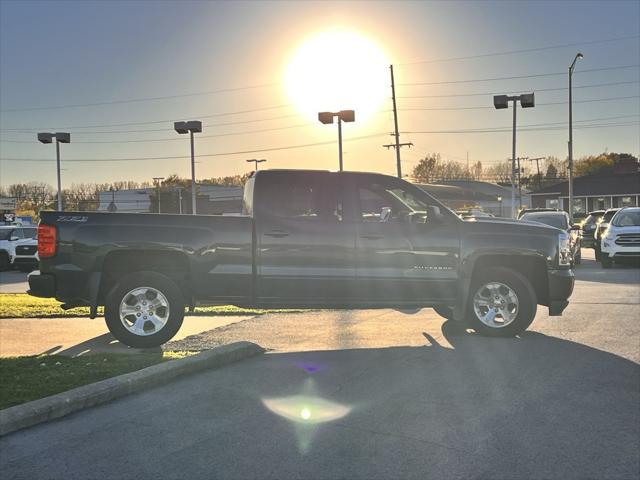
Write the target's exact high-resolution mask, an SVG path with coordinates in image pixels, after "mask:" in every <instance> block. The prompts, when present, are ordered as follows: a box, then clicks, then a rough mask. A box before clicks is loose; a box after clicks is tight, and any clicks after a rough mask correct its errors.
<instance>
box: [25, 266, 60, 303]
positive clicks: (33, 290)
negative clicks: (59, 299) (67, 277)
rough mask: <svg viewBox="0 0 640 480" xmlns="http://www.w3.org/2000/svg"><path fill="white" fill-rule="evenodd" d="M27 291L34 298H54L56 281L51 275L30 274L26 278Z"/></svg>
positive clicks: (36, 272) (37, 272)
mask: <svg viewBox="0 0 640 480" xmlns="http://www.w3.org/2000/svg"><path fill="white" fill-rule="evenodd" d="M27 278H28V280H29V290H28V291H27V293H28V294H29V295H32V296H34V297H43V298H51V297H55V296H56V279H55V277H54V276H53V275H49V274H46V273H40V272H39V271H35V272H31V273H30V274H29V276H28V277H27Z"/></svg>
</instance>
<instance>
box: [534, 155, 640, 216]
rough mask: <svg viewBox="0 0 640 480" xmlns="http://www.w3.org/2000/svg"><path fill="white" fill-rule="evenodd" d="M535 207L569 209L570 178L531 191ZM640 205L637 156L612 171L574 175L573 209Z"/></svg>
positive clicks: (577, 210) (578, 211) (639, 171)
mask: <svg viewBox="0 0 640 480" xmlns="http://www.w3.org/2000/svg"><path fill="white" fill-rule="evenodd" d="M531 198H532V201H533V203H532V205H533V207H537V208H540V207H547V208H558V209H561V210H564V211H566V212H568V211H569V182H566V181H565V182H562V183H557V184H555V185H551V186H549V187H545V188H543V189H541V190H538V191H537V192H535V193H532V194H531ZM639 205H640V170H639V165H638V162H637V160H634V159H629V160H625V161H621V162H618V163H617V164H616V165H615V166H614V167H613V169H612V170H611V171H609V172H607V173H597V174H595V175H586V176H583V177H576V178H574V179H573V213H574V214H585V213H588V212H591V211H593V210H604V209H607V208H616V207H628V206H639Z"/></svg>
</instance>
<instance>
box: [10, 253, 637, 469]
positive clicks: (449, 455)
mask: <svg viewBox="0 0 640 480" xmlns="http://www.w3.org/2000/svg"><path fill="white" fill-rule="evenodd" d="M583 254H584V257H583V258H584V260H583V265H581V266H579V267H578V268H577V270H576V275H577V278H578V282H577V285H576V290H575V293H574V295H573V297H572V299H571V303H570V305H569V307H568V308H567V310H566V311H565V314H564V315H563V316H562V317H548V316H547V314H546V312H545V311H544V310H545V309H543V308H539V310H538V315H537V317H536V321H535V322H534V324H533V325H532V327H531V330H530V331H529V332H526V333H525V334H523V335H522V336H521V338H517V339H492V338H483V337H478V336H477V335H474V334H470V333H465V332H462V331H460V330H459V329H457V328H455V326H454V325H452V324H451V323H450V322H446V323H445V322H443V320H442V319H441V318H440V317H438V316H437V315H435V313H433V312H432V311H431V310H424V311H418V312H397V311H394V310H368V311H315V312H308V313H303V314H288V315H266V316H262V317H258V318H254V319H249V320H245V321H242V322H238V323H235V324H233V325H228V326H225V327H222V328H219V329H216V330H213V331H210V332H207V333H204V334H199V335H196V336H194V337H190V338H187V339H183V340H180V341H177V342H174V343H173V344H171V345H170V346H169V347H173V348H185V347H188V348H207V347H210V346H213V345H217V344H221V343H228V342H231V341H236V340H250V341H254V342H257V343H259V344H261V345H262V346H264V347H266V348H269V349H270V353H269V354H267V355H265V356H264V357H261V358H256V359H252V360H249V361H246V362H243V363H240V364H236V365H233V366H230V367H227V368H223V369H220V370H214V371H210V372H206V373H203V374H198V375H194V376H190V377H187V378H184V379H182V380H180V381H178V382H175V383H172V384H168V385H166V386H164V387H160V388H157V389H154V390H151V391H149V392H147V393H143V394H140V395H136V396H133V397H129V398H126V399H123V400H120V401H117V402H114V403H112V404H109V405H105V406H102V407H98V408H94V409H91V410H87V411H84V412H80V413H78V414H75V415H73V416H71V417H68V418H66V419H63V420H61V421H56V422H52V423H50V424H45V425H42V426H39V427H35V428H32V429H29V430H26V431H23V432H18V433H16V434H13V435H10V436H8V437H6V438H3V439H0V451H1V452H2V455H0V468H2V471H3V472H5V475H6V476H7V477H8V478H35V477H39V478H47V477H52V478H60V477H72V478H73V477H75V478H87V477H90V478H119V477H128V478H130V477H147V476H151V475H154V476H156V477H158V478H203V477H207V478H211V477H221V478H301V477H307V478H337V477H343V478H344V477H347V478H393V477H407V478H453V477H477V478H515V477H521V478H585V477H589V478H634V477H635V476H637V472H638V471H639V469H640V454H639V453H638V452H639V451H640V445H639V440H638V429H639V428H640V411H639V410H638V404H640V367H639V365H638V362H640V352H639V350H640V347H639V345H638V338H640V269H638V268H632V267H621V268H616V269H613V270H606V271H605V270H603V269H601V268H600V266H599V265H598V264H596V263H595V262H594V261H593V251H591V250H585V251H583Z"/></svg>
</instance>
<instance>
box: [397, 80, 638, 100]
mask: <svg viewBox="0 0 640 480" xmlns="http://www.w3.org/2000/svg"><path fill="white" fill-rule="evenodd" d="M629 84H635V85H640V80H632V81H629V82H611V83H597V84H592V85H581V86H577V87H572V88H573V89H574V90H575V89H576V88H596V87H612V86H617V85H629ZM563 90H569V88H568V87H562V88H537V89H535V91H536V93H538V92H560V91H563ZM501 91H502V90H501ZM504 93H505V94H507V95H510V94H517V93H520V90H513V91H511V92H504ZM495 94H496V92H484V93H451V94H448V95H403V96H398V97H396V98H450V97H484V96H489V95H495Z"/></svg>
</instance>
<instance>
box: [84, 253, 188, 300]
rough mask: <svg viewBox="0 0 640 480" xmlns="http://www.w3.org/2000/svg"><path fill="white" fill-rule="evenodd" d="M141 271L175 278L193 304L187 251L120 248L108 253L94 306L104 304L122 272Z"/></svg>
mask: <svg viewBox="0 0 640 480" xmlns="http://www.w3.org/2000/svg"><path fill="white" fill-rule="evenodd" d="M139 271H147V272H154V273H159V274H162V275H165V276H167V277H168V278H170V279H171V280H173V281H174V282H175V283H176V284H177V285H178V287H179V288H180V291H181V292H182V295H183V296H184V299H185V301H186V303H188V304H191V295H190V293H189V292H190V291H191V289H190V284H191V283H190V282H191V278H190V275H189V260H188V258H187V256H186V255H185V254H184V253H181V252H176V251H164V250H147V249H145V250H135V249H131V250H129V249H127V250H118V251H113V252H110V253H109V254H107V255H106V256H105V258H104V261H103V263H102V271H101V272H99V273H100V275H99V279H97V288H95V290H94V294H95V299H94V298H92V306H93V305H94V302H95V305H96V306H97V305H104V302H105V299H106V296H107V294H108V293H109V291H110V290H111V289H112V288H113V287H114V286H115V285H116V284H117V282H118V280H119V279H120V278H122V277H123V276H125V275H127V274H130V273H133V272H139Z"/></svg>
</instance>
